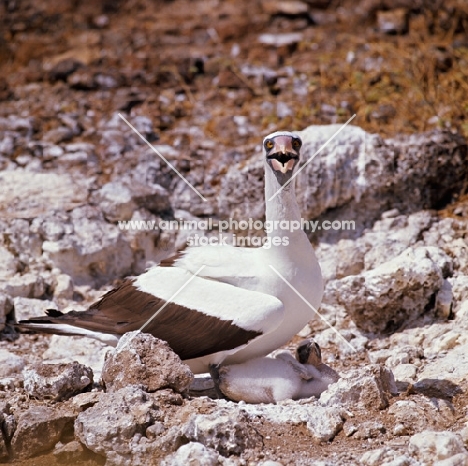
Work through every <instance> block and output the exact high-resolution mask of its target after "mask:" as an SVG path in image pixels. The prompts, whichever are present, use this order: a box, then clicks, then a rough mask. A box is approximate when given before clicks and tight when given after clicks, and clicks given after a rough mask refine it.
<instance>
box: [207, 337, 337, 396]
mask: <svg viewBox="0 0 468 466" xmlns="http://www.w3.org/2000/svg"><path fill="white" fill-rule="evenodd" d="M216 379H217V380H216V382H217V383H218V388H219V389H220V391H221V392H222V393H223V395H225V396H227V397H228V398H230V399H231V400H234V401H241V400H243V401H246V402H247V403H276V402H278V401H281V400H287V399H293V400H297V399H300V398H309V397H311V396H315V397H319V396H320V394H321V393H322V392H324V391H325V390H326V389H327V388H328V386H329V385H330V384H331V383H334V382H336V381H337V380H338V379H339V375H338V374H337V373H336V372H335V371H334V370H333V369H332V368H331V367H330V366H327V365H326V364H323V363H322V354H321V351H320V347H319V345H318V344H317V343H316V342H315V341H314V340H313V339H312V338H309V339H307V340H304V341H302V342H301V343H299V345H298V347H297V349H296V358H294V357H293V356H292V355H291V353H290V352H289V351H281V352H278V353H277V354H276V355H275V356H274V357H262V358H254V359H251V360H250V361H247V362H245V363H243V364H233V365H223V366H221V367H220V368H219V370H218V373H217V374H216Z"/></svg>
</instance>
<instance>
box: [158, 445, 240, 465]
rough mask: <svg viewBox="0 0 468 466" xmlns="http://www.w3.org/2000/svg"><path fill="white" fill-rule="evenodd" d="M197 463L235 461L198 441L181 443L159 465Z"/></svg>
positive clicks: (213, 463)
mask: <svg viewBox="0 0 468 466" xmlns="http://www.w3.org/2000/svg"><path fill="white" fill-rule="evenodd" d="M189 464H198V465H200V466H231V465H232V466H234V465H235V464H236V463H235V461H233V460H230V459H229V458H224V457H223V456H221V455H220V454H219V453H218V452H216V450H213V449H212V448H207V447H206V446H205V445H203V444H202V443H199V442H189V443H187V444H186V445H182V446H181V447H180V448H179V449H178V450H177V451H176V452H174V453H172V454H171V455H168V456H166V458H164V459H163V460H162V461H161V466H187V465H189Z"/></svg>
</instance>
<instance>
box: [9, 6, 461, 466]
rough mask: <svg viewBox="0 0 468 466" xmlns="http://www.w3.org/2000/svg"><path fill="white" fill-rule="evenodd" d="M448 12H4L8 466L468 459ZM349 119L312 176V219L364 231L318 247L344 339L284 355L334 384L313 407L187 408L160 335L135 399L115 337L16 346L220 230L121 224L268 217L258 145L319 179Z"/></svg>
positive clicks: (192, 396) (454, 52) (313, 330)
mask: <svg viewBox="0 0 468 466" xmlns="http://www.w3.org/2000/svg"><path fill="white" fill-rule="evenodd" d="M436 3H437V5H436V4H435V3H433V2H425V1H424V0H419V1H418V0H415V1H413V2H400V1H397V2H389V1H378V2H377V1H375V2H374V1H371V0H366V1H362V2H358V5H357V6H356V5H355V3H354V2H351V1H349V2H347V1H345V0H343V1H327V0H317V1H315V0H308V1H301V0H299V1H294V2H293V1H291V2H281V1H276V0H264V1H253V2H234V1H232V2H230V1H224V2H219V1H213V2H211V1H210V2H201V1H196V2H188V1H187V0H175V1H173V2H144V1H130V2H98V3H93V4H92V5H91V4H90V5H88V4H86V5H85V4H79V3H76V2H51V1H40V2H32V1H31V2H28V1H6V2H3V3H2V4H1V5H0V24H1V26H2V29H1V31H2V35H1V36H0V69H1V73H0V169H1V170H2V171H1V172H0V225H1V230H0V231H1V235H0V330H1V331H2V334H1V340H0V425H1V431H0V462H2V461H3V462H6V463H8V462H13V463H15V464H23V465H30V466H32V465H42V464H44V465H45V464H47V465H53V464H88V465H97V464H104V463H106V464H109V465H110V464H134V465H137V464H159V463H161V464H166V465H178V464H180V465H186V464H189V462H190V461H191V460H192V461H195V462H196V461H198V463H196V464H206V465H217V464H220V465H235V464H245V465H248V464H263V465H264V466H267V465H270V466H273V465H275V464H282V465H289V464H291V465H296V464H297V465H301V464H304V465H307V464H317V465H318V464H323V465H353V464H365V465H383V464H386V465H388V466H389V465H431V464H438V465H439V466H442V465H446V466H448V465H462V464H468V451H467V445H468V397H467V395H466V390H467V389H468V383H467V380H468V337H467V335H468V333H467V330H468V246H467V244H468V240H467V238H468V231H467V230H468V181H467V180H468V153H467V145H466V138H467V137H468V126H467V122H466V119H465V118H466V112H467V102H468V88H467V86H466V82H467V79H466V78H467V72H466V70H467V69H468V66H467V60H468V39H467V33H468V10H467V7H466V4H465V3H464V2H462V1H461V0H460V1H449V2H443V4H442V3H441V2H436ZM439 3H440V4H439ZM119 113H120V114H121V115H122V116H123V117H125V118H126V119H127V120H128V121H129V122H130V123H131V124H132V125H133V126H134V128H135V129H137V130H138V131H139V132H140V133H141V134H142V135H143V136H144V137H145V138H147V140H148V141H149V142H151V143H152V144H154V146H155V147H156V148H157V149H158V150H159V151H160V152H161V153H162V154H163V155H164V157H166V158H167V160H168V161H170V162H171V163H172V164H174V166H175V167H176V168H177V169H178V170H179V172H180V173H182V174H183V175H184V176H185V177H186V178H187V179H188V180H189V181H190V183H192V184H193V185H194V186H195V187H196V188H197V189H198V190H199V191H200V193H202V195H203V196H204V197H205V198H206V199H207V202H204V201H203V200H202V199H201V198H200V197H199V196H198V195H197V194H196V193H195V192H194V191H192V190H191V189H190V188H188V187H187V185H186V184H185V182H183V181H182V180H181V179H180V178H179V177H178V176H177V175H176V174H175V173H174V172H173V171H172V170H171V169H170V168H168V166H167V165H166V164H165V163H164V162H163V161H162V160H161V159H160V158H159V157H158V156H157V155H156V154H154V152H152V150H151V149H150V148H149V147H148V146H147V145H146V144H145V143H144V142H143V141H142V140H141V139H140V138H139V137H138V136H137V135H136V134H135V132H134V131H133V130H132V129H131V128H129V126H128V125H127V124H126V123H125V122H124V121H123V120H122V119H121V118H120V117H119V115H118V114H119ZM354 114H356V117H355V118H354V120H353V121H352V123H351V125H349V126H347V127H346V128H345V129H344V130H342V131H341V132H340V134H339V135H338V136H337V137H336V138H335V139H334V141H333V143H332V144H330V145H328V146H327V147H326V148H325V149H323V150H322V152H321V153H320V155H318V156H317V157H315V158H314V160H313V161H312V162H311V163H309V164H308V165H307V167H306V168H305V169H304V170H303V171H302V172H301V175H300V176H298V178H297V196H298V200H299V203H300V207H301V211H302V212H303V217H304V218H305V219H307V220H314V221H317V220H318V221H319V222H320V223H319V224H320V225H321V224H322V223H321V222H323V221H324V220H329V221H331V222H333V221H340V222H341V221H343V220H345V221H350V220H352V221H353V222H354V225H355V228H354V229H345V230H335V229H331V230H324V229H320V230H319V229H318V228H317V229H316V230H315V231H309V234H310V239H311V241H312V242H313V244H314V245H315V247H316V251H317V254H318V256H319V259H320V262H321V265H322V271H323V275H324V277H325V280H326V289H325V296H324V300H323V305H322V307H321V310H320V312H321V314H322V315H323V317H325V319H326V321H327V322H328V323H330V324H332V325H333V326H334V329H332V328H330V327H329V326H328V325H327V323H326V322H325V321H323V320H321V319H319V318H317V319H315V320H314V321H312V322H310V324H309V325H308V326H307V327H306V328H304V329H303V330H302V331H301V333H300V335H298V336H297V337H295V338H294V340H293V341H292V342H291V343H290V345H288V348H289V349H291V350H293V349H294V347H295V345H296V343H297V342H298V341H300V340H301V339H302V338H305V337H308V336H311V335H312V336H314V338H315V339H316V341H317V342H318V343H319V344H320V346H321V348H322V352H323V357H324V360H325V362H326V363H327V364H329V365H330V366H332V367H333V368H334V369H336V370H337V371H338V372H339V374H340V376H341V379H340V380H339V381H338V382H337V383H336V384H333V385H331V386H330V387H329V389H328V390H327V391H326V392H324V393H323V394H322V396H321V397H320V399H318V400H316V399H307V400H301V401H285V402H280V403H278V404H277V405H247V404H245V403H242V402H241V403H233V402H230V401H226V400H218V399H212V398H211V397H207V396H201V395H200V394H199V393H195V392H193V391H190V392H187V387H188V384H189V383H190V381H191V374H188V373H187V372H186V368H185V366H183V364H181V363H180V362H179V361H177V359H174V357H175V356H174V355H173V354H172V353H171V352H170V351H169V350H168V349H167V348H165V347H164V345H162V344H161V343H160V342H159V343H158V342H146V343H145V344H146V345H149V346H150V348H152V351H151V352H154V353H155V354H156V355H163V356H164V357H162V356H161V358H162V359H165V358H169V359H168V362H167V364H166V366H164V365H158V364H159V362H158V358H156V357H155V358H154V360H152V362H151V363H149V362H148V364H147V366H148V367H149V368H153V369H152V372H151V371H150V372H151V373H147V372H145V371H144V370H143V369H142V368H139V369H138V367H137V366H136V365H135V364H132V365H131V367H132V368H135V367H136V369H135V371H134V372H130V373H128V374H127V376H128V378H127V379H125V377H124V378H123V380H121V379H119V378H118V377H115V372H113V371H114V370H116V369H115V365H114V366H112V362H113V361H114V359H113V358H112V357H111V358H108V359H107V362H106V365H107V366H106V367H105V368H104V371H103V364H104V357H105V354H106V353H107V351H108V347H105V346H104V345H102V344H100V343H97V342H95V341H92V340H88V339H83V338H77V337H58V336H36V335H21V336H19V335H17V334H15V332H14V330H13V326H12V323H13V321H14V319H18V320H19V319H24V318H29V317H32V316H37V315H43V313H44V311H45V309H48V308H57V309H61V310H70V309H76V310H81V309H85V308H86V307H87V306H88V305H89V304H91V303H92V302H94V301H95V300H96V299H98V298H99V297H100V296H101V295H102V294H103V292H105V291H106V290H108V289H110V288H111V287H112V286H113V285H116V284H118V283H119V281H120V280H121V279H122V278H123V277H125V276H127V275H131V274H138V273H141V272H142V271H143V270H144V269H145V268H146V267H147V266H148V265H151V264H152V263H156V262H158V261H159V260H160V259H162V258H164V257H167V256H168V255H170V254H171V253H173V252H174V251H175V250H177V249H181V248H183V247H185V245H186V244H187V239H188V236H189V235H193V234H195V233H198V234H200V235H208V236H209V235H215V234H217V232H216V231H206V230H202V229H200V230H199V231H195V232H193V231H191V232H187V231H177V230H161V229H159V230H158V229H155V230H151V231H145V230H138V229H128V230H127V229H121V228H119V221H128V220H134V221H138V220H145V221H155V222H159V221H160V220H171V219H180V218H183V219H187V220H191V219H192V220H193V219H197V220H203V219H205V220H206V219H208V218H210V217H212V218H214V219H228V218H233V219H237V220H242V219H248V218H249V217H251V218H253V219H261V218H262V216H263V214H264V210H263V203H262V198H263V193H262V189H263V181H262V165H261V159H260V141H261V139H262V137H263V136H264V135H266V134H268V133H269V132H271V131H274V130H276V129H282V128H287V129H294V130H303V131H302V132H301V137H302V138H303V140H304V150H303V155H304V159H305V160H307V159H308V158H309V157H311V156H312V155H313V154H314V153H315V152H316V150H317V149H319V148H320V147H321V145H322V144H324V143H325V142H326V141H327V139H328V138H329V137H330V136H331V135H333V134H334V132H335V131H337V130H338V129H339V124H342V123H344V122H346V121H347V120H348V119H349V118H350V117H351V116H352V115H354ZM335 124H336V125H338V126H333V125H335ZM317 125H327V126H317ZM227 233H229V234H233V233H236V234H237V235H238V236H243V235H244V236H250V237H254V236H260V237H261V236H262V235H263V233H262V232H261V231H257V230H252V231H247V230H238V231H229V232H227ZM336 330H337V331H338V333H337V332H336ZM142 345H143V343H142ZM158 345H162V346H158ZM155 348H156V349H155ZM161 358H159V359H161ZM43 363H47V364H46V365H44V364H43ZM51 364H54V365H51ZM117 366H118V364H117ZM168 367H170V369H171V370H170V371H168V370H167V368H168ZM176 367H177V368H178V369H177V371H176V370H175V368H176ZM137 369H138V370H137ZM142 371H143V372H142ZM109 374H112V375H111V376H110V377H109ZM155 374H159V375H160V377H159V378H158V377H156V376H155ZM101 375H102V379H101ZM138 378H141V380H143V381H142V382H140V386H135V385H134V384H135V380H136V379H138ZM114 379H116V380H117V381H116V382H115V383H112V382H111V381H113V380H114ZM106 380H107V382H105V381H106ZM194 464H195V463H194Z"/></svg>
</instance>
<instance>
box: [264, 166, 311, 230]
mask: <svg viewBox="0 0 468 466" xmlns="http://www.w3.org/2000/svg"><path fill="white" fill-rule="evenodd" d="M276 193H277V194H276ZM272 196H274V197H273V199H271V200H270V198H271V197H272ZM265 202H266V206H265V217H266V220H267V221H270V222H275V221H277V222H276V226H274V228H273V229H272V231H270V232H268V233H267V235H268V236H270V237H273V236H276V237H278V236H279V237H284V236H289V237H294V236H303V237H304V238H305V239H307V237H306V235H305V233H304V232H303V231H302V228H300V229H298V230H295V231H290V230H289V229H285V228H284V226H285V224H284V223H283V227H281V225H280V224H279V222H281V221H284V220H286V221H287V222H289V224H290V222H291V221H298V222H300V221H301V213H300V211H299V206H298V205H297V201H296V195H295V188H294V181H292V182H291V183H289V184H288V186H286V188H284V189H281V185H280V184H279V183H278V180H277V179H276V177H275V175H274V173H273V172H272V171H271V168H270V167H268V166H267V167H266V169H265ZM273 225H275V223H273Z"/></svg>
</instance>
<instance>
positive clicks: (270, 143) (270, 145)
mask: <svg viewBox="0 0 468 466" xmlns="http://www.w3.org/2000/svg"><path fill="white" fill-rule="evenodd" d="M273 146H274V144H273V141H271V140H270V139H268V140H267V141H265V149H267V150H270V149H273Z"/></svg>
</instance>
